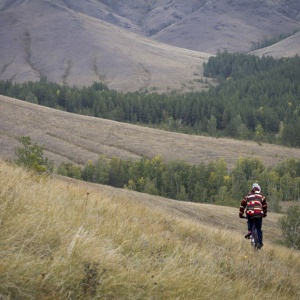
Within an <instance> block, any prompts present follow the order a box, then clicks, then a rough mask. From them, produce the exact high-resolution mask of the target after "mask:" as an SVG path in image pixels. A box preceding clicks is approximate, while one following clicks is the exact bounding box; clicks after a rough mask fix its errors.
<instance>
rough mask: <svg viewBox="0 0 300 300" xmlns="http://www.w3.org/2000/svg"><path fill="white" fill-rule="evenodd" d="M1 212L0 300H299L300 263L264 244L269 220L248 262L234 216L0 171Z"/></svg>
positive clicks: (297, 256)
mask: <svg viewBox="0 0 300 300" xmlns="http://www.w3.org/2000/svg"><path fill="white" fill-rule="evenodd" d="M150 197H151V198H150ZM152 201H153V203H152ZM171 203H172V205H174V207H173V209H170V210H169V208H168V205H171ZM172 205H171V206H172ZM0 208H1V209H0V222H1V223H0V224H1V225H0V226H1V235H0V249H1V251H0V282H1V285H0V297H2V299H188V300H190V299H245V300H247V299H299V296H300V289H299V280H300V272H299V271H300V253H299V252H296V251H293V250H290V249H286V248H284V247H279V246H277V245H276V244H275V243H273V242H272V239H274V233H275V234H276V235H277V232H278V228H277V225H276V222H275V221H274V220H276V219H277V218H278V215H273V214H269V215H268V219H270V222H272V226H270V224H271V223H269V225H268V226H266V227H265V231H272V233H273V235H272V236H271V235H270V236H269V238H266V240H265V247H264V248H263V250H262V251H260V252H259V253H258V254H259V255H258V256H257V253H256V252H254V251H253V249H251V247H250V244H249V241H246V240H244V239H243V235H242V232H243V229H244V228H243V229H242V228H241V227H244V226H245V224H243V222H242V223H241V221H242V220H238V217H237V210H238V208H237V209H233V208H223V207H217V206H210V205H201V204H191V203H183V202H176V201H174V200H168V199H162V198H156V197H154V196H148V198H147V196H146V195H143V194H138V193H133V192H130V191H122V190H117V189H113V188H109V187H103V186H100V185H93V184H88V183H80V182H78V181H73V180H65V181H63V180H61V179H59V178H44V177H37V176H35V175H34V174H32V173H29V172H26V171H24V170H23V169H21V168H18V167H15V166H11V165H9V164H7V163H5V162H3V161H1V162H0ZM188 210H193V212H194V218H190V217H189V214H190V213H186V212H187V211H188ZM223 210H224V211H226V215H227V217H226V219H227V222H224V221H225V218H224V216H223V215H224V213H223ZM207 214H210V215H211V217H210V219H211V220H212V222H210V221H209V220H206V221H203V222H202V220H201V217H202V216H203V217H204V219H205V216H207ZM197 215H198V218H197V217H196V216H197ZM273 219H274V220H273ZM222 220H223V221H222ZM238 223H239V224H238ZM230 224H232V225H237V228H238V227H240V228H239V229H235V230H233V229H231V225H230ZM266 225H267V222H266Z"/></svg>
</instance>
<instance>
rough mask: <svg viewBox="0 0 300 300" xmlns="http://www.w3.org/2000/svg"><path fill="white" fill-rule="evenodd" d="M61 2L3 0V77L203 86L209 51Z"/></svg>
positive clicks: (134, 86)
mask: <svg viewBox="0 0 300 300" xmlns="http://www.w3.org/2000/svg"><path fill="white" fill-rule="evenodd" d="M55 2H59V1H45V0H43V1H34V0H29V1H15V2H13V3H16V4H15V5H14V4H13V3H11V2H7V3H10V5H8V4H7V6H4V7H3V1H2V9H4V8H6V9H5V10H3V11H0V57H1V59H0V79H3V80H4V79H11V80H14V81H17V82H24V81H28V80H39V79H40V78H41V77H43V76H44V77H47V79H48V80H49V81H54V82H58V83H65V84H69V85H73V84H75V85H78V86H82V85H90V84H92V83H93V82H94V81H102V82H104V83H105V84H107V85H108V86H109V87H110V88H112V89H117V90H122V91H129V90H131V91H132V90H142V91H144V90H146V89H148V90H151V89H155V90H162V91H168V90H169V91H170V90H173V89H179V90H184V89H187V88H189V86H190V88H192V89H193V88H195V89H203V87H204V84H203V83H201V82H200V80H198V79H200V77H199V76H201V75H202V68H203V67H202V65H203V62H205V61H207V59H208V58H209V55H208V54H204V53H199V52H196V51H191V50H186V49H181V48H176V47H172V46H169V45H166V44H162V43H159V42H156V41H154V40H151V39H147V38H145V37H143V36H140V35H137V34H134V33H132V32H129V31H126V30H124V29H122V28H120V27H117V26H114V25H111V24H109V23H107V22H104V21H101V20H99V19H96V18H93V17H90V16H88V15H86V14H82V13H78V12H76V11H74V10H72V9H68V8H66V7H65V6H64V5H63V3H62V5H60V4H57V3H55ZM19 3H20V4H19ZM17 4H19V5H17ZM4 41H5V42H4ZM205 86H207V84H205Z"/></svg>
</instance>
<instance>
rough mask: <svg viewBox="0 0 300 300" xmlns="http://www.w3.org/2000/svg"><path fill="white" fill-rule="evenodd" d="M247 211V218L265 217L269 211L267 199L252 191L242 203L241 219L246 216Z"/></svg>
mask: <svg viewBox="0 0 300 300" xmlns="http://www.w3.org/2000/svg"><path fill="white" fill-rule="evenodd" d="M245 210H246V215H247V217H251V218H263V217H265V216H266V215H267V211H268V204H267V201H266V197H265V196H264V195H263V194H262V193H261V192H259V191H251V192H250V193H249V194H248V195H247V196H246V197H245V198H244V199H243V200H242V202H241V206H240V213H239V216H240V218H241V217H242V216H243V215H244V212H245Z"/></svg>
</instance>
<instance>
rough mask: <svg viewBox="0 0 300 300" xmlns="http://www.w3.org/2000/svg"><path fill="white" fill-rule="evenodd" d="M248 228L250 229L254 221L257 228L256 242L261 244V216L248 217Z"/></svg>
mask: <svg viewBox="0 0 300 300" xmlns="http://www.w3.org/2000/svg"><path fill="white" fill-rule="evenodd" d="M247 223H248V230H249V231H252V227H253V224H254V223H255V227H256V229H257V235H258V242H259V243H260V244H262V241H263V233H262V230H261V227H262V218H250V217H248V222H247Z"/></svg>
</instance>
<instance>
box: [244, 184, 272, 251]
mask: <svg viewBox="0 0 300 300" xmlns="http://www.w3.org/2000/svg"><path fill="white" fill-rule="evenodd" d="M245 210H246V216H247V219H248V222H247V224H248V233H247V234H246V235H245V238H246V239H249V238H250V236H251V234H252V227H253V224H254V223H255V226H256V228H257V235H258V242H259V244H258V246H257V248H258V249H260V248H262V247H263V245H264V244H263V233H262V220H263V218H265V217H266V216H267V211H268V204H267V200H266V197H265V196H264V195H263V194H262V192H261V188H260V186H259V184H258V183H253V185H252V189H251V191H250V192H249V193H248V194H247V195H246V196H245V197H244V199H243V200H242V201H241V205H240V211H239V217H240V218H243V217H244V212H245Z"/></svg>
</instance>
